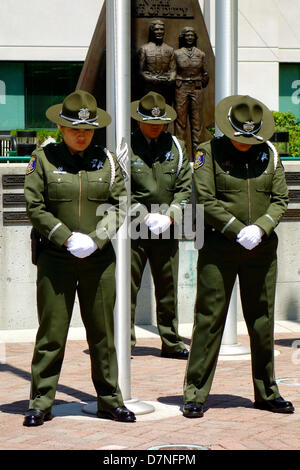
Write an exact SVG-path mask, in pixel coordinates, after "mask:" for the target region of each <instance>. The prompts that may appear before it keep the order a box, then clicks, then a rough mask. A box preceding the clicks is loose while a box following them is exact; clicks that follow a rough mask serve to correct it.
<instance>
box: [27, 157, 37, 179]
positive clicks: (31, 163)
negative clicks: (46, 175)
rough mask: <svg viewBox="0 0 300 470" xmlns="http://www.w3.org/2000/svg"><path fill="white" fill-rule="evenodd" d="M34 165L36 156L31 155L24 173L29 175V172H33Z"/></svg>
mask: <svg viewBox="0 0 300 470" xmlns="http://www.w3.org/2000/svg"><path fill="white" fill-rule="evenodd" d="M35 166H36V156H35V155H33V156H32V157H31V159H30V160H29V163H28V166H27V168H26V175H30V173H33V172H34V170H35Z"/></svg>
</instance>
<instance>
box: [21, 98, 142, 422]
mask: <svg viewBox="0 0 300 470" xmlns="http://www.w3.org/2000/svg"><path fill="white" fill-rule="evenodd" d="M46 115H47V117H48V119H50V120H51V121H52V122H55V123H56V124H57V125H58V127H59V128H60V130H61V132H62V134H63V138H64V141H63V142H62V143H59V144H49V145H47V146H45V147H44V148H43V149H39V150H37V151H35V152H34V153H33V155H32V158H31V160H30V162H29V165H28V168H27V171H26V178H25V197H26V202H27V212H28V216H29V218H30V220H31V222H32V225H33V227H34V228H35V229H36V230H37V231H38V232H39V233H40V236H41V237H42V239H43V249H42V251H41V252H40V254H39V256H38V259H37V307H38V317H39V329H38V332H37V337H36V344H35V348H34V354H33V360H32V384H31V395H30V403H29V410H28V411H27V412H26V415H25V420H24V425H25V426H38V425H41V424H43V423H44V421H48V420H50V419H52V415H51V407H52V404H53V401H54V397H55V391H56V386H57V382H58V379H59V374H60V370H61V365H62V361H63V356H64V350H65V345H66V339H67V333H68V328H69V324H70V320H71V315H72V310H73V306H74V300H75V294H76V292H77V294H78V298H79V303H80V310H81V316H82V320H83V323H84V325H85V328H86V334H87V341H88V344H89V351H90V357H91V368H92V380H93V383H94V386H95V389H96V393H97V404H98V416H99V417H100V418H109V419H114V420H118V421H127V422H132V421H135V416H134V414H133V413H132V412H130V411H129V410H128V409H127V408H126V407H125V406H124V403H123V399H122V395H121V391H120V389H119V385H118V366H117V358H116V351H115V345H114V330H113V309H114V302H115V254H114V250H113V247H112V245H111V242H110V238H111V237H112V235H113V234H114V232H115V231H116V230H117V229H118V227H119V225H120V224H121V210H120V198H121V197H122V196H126V190H125V186H124V182H123V177H122V174H121V171H120V168H119V166H118V163H117V161H116V158H115V156H113V155H112V154H111V153H110V152H109V151H108V150H107V149H105V148H102V147H100V146H95V145H92V144H91V140H92V137H93V134H94V131H95V130H97V129H100V128H101V127H105V126H107V125H108V124H109V123H110V121H111V118H110V116H109V115H108V114H107V113H106V112H105V111H103V110H101V109H100V108H97V103H96V100H95V98H94V97H93V96H92V95H90V94H89V93H87V92H85V91H81V90H78V91H75V92H74V93H71V94H70V95H69V96H67V97H66V98H65V100H64V102H63V103H62V104H58V105H55V106H52V107H50V108H49V109H48V110H47V113H46ZM104 203H106V208H107V211H106V212H105V211H104V210H102V209H101V205H102V204H104ZM108 204H109V205H110V206H108Z"/></svg>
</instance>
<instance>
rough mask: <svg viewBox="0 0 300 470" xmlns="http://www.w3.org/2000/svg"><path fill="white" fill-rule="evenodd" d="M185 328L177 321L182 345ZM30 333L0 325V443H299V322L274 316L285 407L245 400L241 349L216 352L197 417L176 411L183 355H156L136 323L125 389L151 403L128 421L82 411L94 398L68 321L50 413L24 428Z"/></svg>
mask: <svg viewBox="0 0 300 470" xmlns="http://www.w3.org/2000/svg"><path fill="white" fill-rule="evenodd" d="M191 328H192V325H181V326H180V333H181V334H183V336H184V338H185V342H186V344H187V346H189V344H190V334H191ZM34 334H35V332H34V331H31V330H29V331H26V332H24V331H20V330H15V331H14V332H9V331H6V332H5V331H1V332H0V341H2V342H3V343H2V345H3V344H4V346H5V364H0V378H1V387H0V450H103V451H104V450H105V451H117V450H120V451H133V450H148V449H152V448H153V447H160V446H167V447H168V448H170V449H178V448H182V449H184V448H185V449H187V448H191V446H192V445H193V446H200V448H201V447H203V448H206V449H209V450H299V449H300V394H299V391H300V388H299V387H300V324H299V323H296V322H276V329H275V352H276V358H275V365H276V378H277V380H279V381H280V385H279V386H280V391H281V394H282V395H283V397H284V398H285V399H288V400H291V401H292V402H293V403H294V406H295V408H296V411H295V413H294V414H292V415H280V414H274V413H270V412H267V411H260V410H255V409H254V408H253V402H252V400H253V393H252V380H251V361H250V358H249V356H248V355H244V356H237V357H226V356H223V357H220V359H219V362H218V366H217V370H216V375H215V380H214V383H213V387H212V390H211V394H210V396H209V398H208V400H207V402H206V404H205V414H204V417H203V418H200V419H192V420H191V419H186V418H184V417H183V416H182V413H181V409H182V405H183V395H182V388H183V387H182V385H183V378H184V373H185V365H186V362H185V361H182V360H176V359H166V358H161V357H160V339H159V337H158V336H157V331H156V328H155V327H152V326H145V327H142V326H140V327H138V328H137V337H138V340H137V347H136V349H135V351H134V354H133V356H132V360H131V378H132V381H131V397H132V398H137V399H138V400H141V401H144V402H146V403H150V404H152V405H153V406H154V408H155V411H154V412H153V413H150V414H146V415H139V416H138V417H137V422H136V423H134V424H131V423H130V424H127V423H117V422H112V421H108V420H101V419H98V418H96V417H95V416H94V415H92V414H88V413H86V412H85V411H84V407H85V406H86V404H91V403H93V402H94V401H95V394H94V389H93V385H92V381H91V378H90V363H89V354H88V349H87V348H88V347H87V343H86V341H85V339H84V330H83V329H82V328H76V329H72V330H70V334H69V340H68V343H67V348H66V354H65V359H64V363H63V368H62V373H61V377H60V381H59V385H58V389H57V394H56V401H55V405H54V407H53V413H54V415H55V418H54V419H53V420H52V421H50V422H47V423H45V424H44V425H43V426H40V427H37V428H25V427H24V426H22V422H23V415H24V413H25V411H26V409H27V406H28V396H29V388H30V362H31V356H32V350H33V341H34ZM238 341H239V343H241V344H243V345H246V346H247V345H249V339H248V336H247V335H246V334H245V325H244V324H243V322H241V323H239V324H238ZM129 405H130V402H129V404H128V406H129ZM171 446H175V447H171ZM180 446H182V447H180ZM189 446H190V447H189Z"/></svg>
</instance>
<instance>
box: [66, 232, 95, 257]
mask: <svg viewBox="0 0 300 470" xmlns="http://www.w3.org/2000/svg"><path fill="white" fill-rule="evenodd" d="M97 248H98V246H97V244H96V243H95V242H94V240H93V239H92V238H91V237H90V236H89V235H86V234H84V233H79V232H73V233H72V235H71V236H70V238H69V239H68V245H67V250H68V251H69V252H70V253H71V254H72V255H73V256H76V257H77V258H86V257H87V256H90V255H91V254H92V253H94V251H96V250H97Z"/></svg>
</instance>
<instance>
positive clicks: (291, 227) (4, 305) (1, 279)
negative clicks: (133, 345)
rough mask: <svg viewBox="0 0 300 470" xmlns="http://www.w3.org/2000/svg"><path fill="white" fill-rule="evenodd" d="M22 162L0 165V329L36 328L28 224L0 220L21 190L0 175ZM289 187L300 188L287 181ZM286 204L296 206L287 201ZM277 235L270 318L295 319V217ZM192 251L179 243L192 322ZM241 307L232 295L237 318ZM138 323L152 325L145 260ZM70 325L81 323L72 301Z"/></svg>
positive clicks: (298, 281) (182, 303)
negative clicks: (6, 198) (9, 197)
mask: <svg viewBox="0 0 300 470" xmlns="http://www.w3.org/2000/svg"><path fill="white" fill-rule="evenodd" d="M26 166H27V165H26V164H21V163H20V164H17V163H10V164H1V165H0V201H1V214H0V216H1V219H0V266H1V269H0V303H1V311H0V330H10V329H32V328H36V327H37V313H36V267H35V266H34V265H32V263H31V253H30V229H31V227H30V225H29V224H26V223H22V224H19V223H18V224H9V225H4V224H3V211H7V210H9V211H24V210H25V207H24V206H23V207H21V206H12V207H11V208H6V207H5V208H3V204H2V201H3V194H5V193H7V192H10V193H12V192H14V193H22V192H23V189H22V187H17V186H16V187H11V188H9V189H7V188H3V185H2V180H3V178H2V177H3V175H24V173H25V169H26ZM284 167H285V169H286V171H299V172H300V162H292V161H287V162H284ZM293 189H300V185H299V188H297V186H295V185H293ZM289 207H291V208H296V207H298V206H297V204H295V203H292V204H290V206H289ZM277 233H278V235H279V248H278V280H277V297H276V311H275V318H276V319H277V320H300V291H299V287H300V220H299V221H282V222H281V224H280V225H279V227H278V228H277ZM196 264H197V251H196V250H195V249H194V244H193V242H192V241H181V242H180V270H179V293H178V305H179V320H180V322H181V323H191V322H192V321H193V313H194V300H195V294H196ZM241 319H242V310H241V305H240V300H239V295H238V320H241ZM136 322H137V323H138V324H155V322H156V320H155V298H154V288H153V282H152V279H151V275H150V270H149V266H148V265H147V267H146V270H145V273H144V277H143V283H142V288H141V290H140V293H139V296H138V305H137V313H136ZM71 326H82V322H81V318H80V314H79V309H78V302H77V301H76V304H75V308H74V313H73V318H72V323H71Z"/></svg>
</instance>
